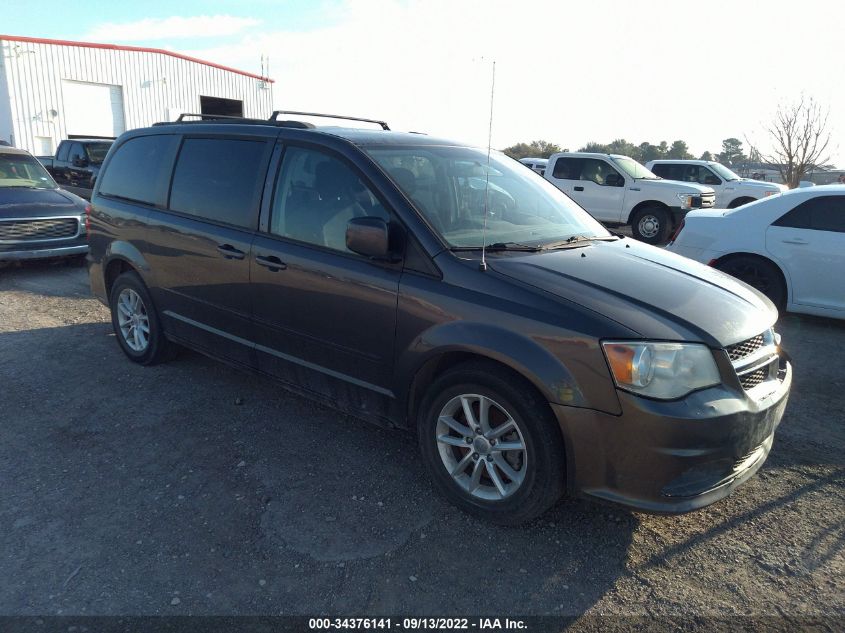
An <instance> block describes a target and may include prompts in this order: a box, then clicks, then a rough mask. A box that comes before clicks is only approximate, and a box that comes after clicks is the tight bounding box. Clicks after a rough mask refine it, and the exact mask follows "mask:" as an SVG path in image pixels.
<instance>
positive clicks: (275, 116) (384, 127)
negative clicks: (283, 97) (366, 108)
mask: <svg viewBox="0 0 845 633" xmlns="http://www.w3.org/2000/svg"><path fill="white" fill-rule="evenodd" d="M280 114H294V115H297V116H318V117H324V118H327V119H343V120H344V121H361V122H363V123H375V124H376V125H380V126H381V129H382V130H387V131H390V128H389V127H388V126H387V123H385V122H384V121H378V120H376V119H362V118H360V117H355V116H343V115H341V114H321V113H319V112H295V111H294V110H274V111H273V114H271V115H270V121H276V120H278V116H279V115H280Z"/></svg>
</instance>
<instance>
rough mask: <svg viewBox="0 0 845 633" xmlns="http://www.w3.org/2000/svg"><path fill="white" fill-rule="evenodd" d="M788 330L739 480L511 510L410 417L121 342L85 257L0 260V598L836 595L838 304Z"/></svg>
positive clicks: (617, 600)
mask: <svg viewBox="0 0 845 633" xmlns="http://www.w3.org/2000/svg"><path fill="white" fill-rule="evenodd" d="M778 329H779V331H781V332H782V334H783V337H784V345H785V347H786V348H787V349H788V350H789V351H790V352H791V353H792V355H793V357H794V361H795V377H796V379H795V386H794V390H793V394H792V397H791V400H790V403H789V408H788V410H787V413H786V416H785V418H784V420H783V423H782V425H781V427H780V431H779V434H778V436H777V440H776V442H775V446H774V449H773V451H772V454H771V456H770V458H769V461H768V462H767V464H766V466H765V467H764V469H763V470H762V471H761V472H760V473H759V474H758V475H757V476H756V477H754V478H753V479H752V480H751V481H750V482H749V483H747V484H746V485H745V486H744V487H742V488H740V489H739V490H738V491H736V492H735V493H734V494H733V496H731V497H729V498H728V499H727V500H725V501H722V502H720V503H718V504H716V505H715V506H711V507H710V508H707V509H705V510H703V511H699V512H696V513H693V514H689V515H685V516H668V517H665V516H664V517H661V516H648V515H641V514H637V513H632V512H629V511H626V510H620V509H618V508H615V507H610V506H602V505H598V504H596V503H592V502H587V501H579V500H569V501H565V502H563V503H561V504H560V505H559V506H558V507H557V508H556V509H554V510H553V511H552V512H550V513H548V514H547V515H546V516H544V517H543V518H542V519H541V520H538V521H536V522H534V523H533V524H531V525H529V526H527V527H524V528H521V529H506V528H499V527H494V526H491V525H487V524H485V523H481V522H479V521H476V520H473V519H470V518H468V517H467V516H465V515H463V514H461V513H460V512H458V511H456V510H454V509H453V508H452V507H451V506H449V505H448V504H447V503H445V502H444V501H442V500H441V499H440V498H439V497H438V496H436V495H435V494H434V493H433V491H432V489H431V488H430V486H429V483H428V481H427V479H426V476H425V474H424V472H423V469H422V467H421V464H420V462H419V460H418V458H417V447H416V446H415V443H414V441H413V439H412V437H410V436H407V435H405V434H403V433H400V432H396V431H386V430H383V429H379V428H376V427H373V426H369V425H367V424H365V423H363V422H359V421H357V420H354V419H350V418H347V417H344V416H342V415H339V414H337V413H335V412H333V411H331V410H328V409H324V408H321V407H319V406H317V405H315V404H312V403H311V402H309V401H307V400H304V399H302V398H300V397H297V396H293V395H290V394H288V393H286V392H285V391H283V390H282V389H281V388H279V386H278V385H277V384H275V383H273V382H271V381H269V380H265V379H263V378H257V377H255V376H252V375H248V374H244V373H240V372H239V371H237V370H234V369H231V368H229V367H227V366H224V365H222V364H220V363H217V362H214V361H211V360H208V359H206V358H204V357H202V356H199V355H197V354H193V353H183V354H182V355H181V356H180V358H179V359H177V360H176V361H174V362H173V363H170V364H168V365H164V366H159V367H154V368H142V367H138V366H136V365H133V364H132V363H130V362H128V361H127V360H126V359H125V358H124V356H123V354H122V353H121V352H120V350H119V349H118V346H117V344H116V342H115V341H114V340H113V335H112V332H111V325H110V323H109V321H108V312H107V311H106V309H105V308H103V307H102V306H101V305H100V304H99V303H97V302H96V301H95V300H94V299H92V298H91V297H90V296H89V293H88V288H87V276H86V273H85V271H84V269H80V268H67V267H60V266H46V265H37V266H29V267H26V268H24V269H18V270H0V361H1V362H0V418H2V425H0V482H2V503H0V614H5V615H11V614H17V615H36V614H41V615H54V614H77V615H81V614H309V615H313V614H322V613H325V614H332V615H335V614H338V615H355V614H380V615H407V614H428V615H457V614H466V615H469V614H476V615H477V614H487V615H498V616H505V615H512V614H521V615H528V614H555V615H559V614H567V615H578V614H583V613H589V614H639V615H667V614H673V615H677V616H690V615H738V614H744V615H749V614H750V615H768V616H787V617H791V618H800V617H802V616H808V615H829V616H837V617H839V618H843V617H845V580H843V578H845V457H844V456H845V363H843V362H842V353H843V351H845V322H835V321H828V320H822V319H810V318H803V317H796V316H787V317H784V318H782V319H781V322H780V324H779V326H778ZM793 621H794V622H800V620H793Z"/></svg>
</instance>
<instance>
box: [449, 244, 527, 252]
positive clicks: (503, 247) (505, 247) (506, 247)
mask: <svg viewBox="0 0 845 633" xmlns="http://www.w3.org/2000/svg"><path fill="white" fill-rule="evenodd" d="M481 248H482V247H481V246H453V247H452V248H450V249H449V250H452V251H480V250H481ZM484 249H485V250H486V251H487V252H488V253H495V252H496V251H526V252H534V251H539V250H542V247H541V246H529V245H528V244H520V243H519V242H494V243H492V244H488V245H487V246H485V247H484Z"/></svg>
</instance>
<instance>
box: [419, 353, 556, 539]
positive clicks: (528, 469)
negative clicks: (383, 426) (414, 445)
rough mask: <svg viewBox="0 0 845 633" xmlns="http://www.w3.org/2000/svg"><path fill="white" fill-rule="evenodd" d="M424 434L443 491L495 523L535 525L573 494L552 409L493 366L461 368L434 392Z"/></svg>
mask: <svg viewBox="0 0 845 633" xmlns="http://www.w3.org/2000/svg"><path fill="white" fill-rule="evenodd" d="M417 433H418V437H419V440H420V451H421V453H422V457H423V461H424V463H425V466H426V469H427V470H428V472H429V474H430V475H431V479H432V483H433V484H434V486H435V488H437V490H438V491H439V492H440V493H441V494H443V495H444V496H445V497H446V498H447V499H449V500H450V501H451V502H452V503H453V504H455V505H456V506H458V507H459V508H461V509H462V510H464V511H466V512H469V513H471V514H474V515H476V516H478V517H481V518H483V519H486V520H488V521H492V522H494V523H499V524H502V525H517V524H519V523H524V522H525V521H529V520H531V519H533V518H535V517H537V516H539V515H540V514H542V513H543V512H545V511H546V510H548V509H549V508H550V507H551V506H552V505H554V503H555V502H556V501H557V500H558V499H559V498H560V497H561V495H562V494H563V492H564V490H565V487H566V468H565V454H564V446H563V437H562V435H561V431H560V427H559V426H558V422H557V420H556V418H555V416H554V415H553V412H552V410H551V409H550V407H549V403H548V402H547V401H546V400H545V399H544V398H543V396H542V394H541V393H540V392H539V391H537V390H536V389H535V388H534V386H533V385H532V384H530V383H529V382H527V381H526V380H525V379H523V378H522V376H520V375H518V374H516V373H515V372H513V371H512V370H510V369H507V368H505V367H503V366H501V365H499V364H497V363H494V362H492V361H486V360H482V359H479V360H473V361H467V362H465V363H461V364H458V365H456V366H454V367H452V368H451V369H448V370H446V371H445V372H443V374H441V375H440V376H439V377H438V378H437V380H435V381H434V382H433V383H432V384H431V385H429V386H428V387H427V388H426V391H425V396H424V397H423V400H422V402H421V403H420V407H419V411H418V418H417Z"/></svg>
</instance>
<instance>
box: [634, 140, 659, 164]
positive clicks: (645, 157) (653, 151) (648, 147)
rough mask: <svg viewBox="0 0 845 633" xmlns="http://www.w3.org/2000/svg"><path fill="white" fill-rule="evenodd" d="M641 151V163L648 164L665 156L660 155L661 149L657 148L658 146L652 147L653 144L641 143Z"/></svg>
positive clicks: (639, 159) (639, 158)
mask: <svg viewBox="0 0 845 633" xmlns="http://www.w3.org/2000/svg"><path fill="white" fill-rule="evenodd" d="M639 150H640V152H639V153H640V155H639V157H638V158H637V160H638V161H640V162H641V163H647V162H648V161H650V160H657V159H658V158H663V155H662V154H661V153H660V148H659V147H657V145H652V144H651V143H640V147H639Z"/></svg>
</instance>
